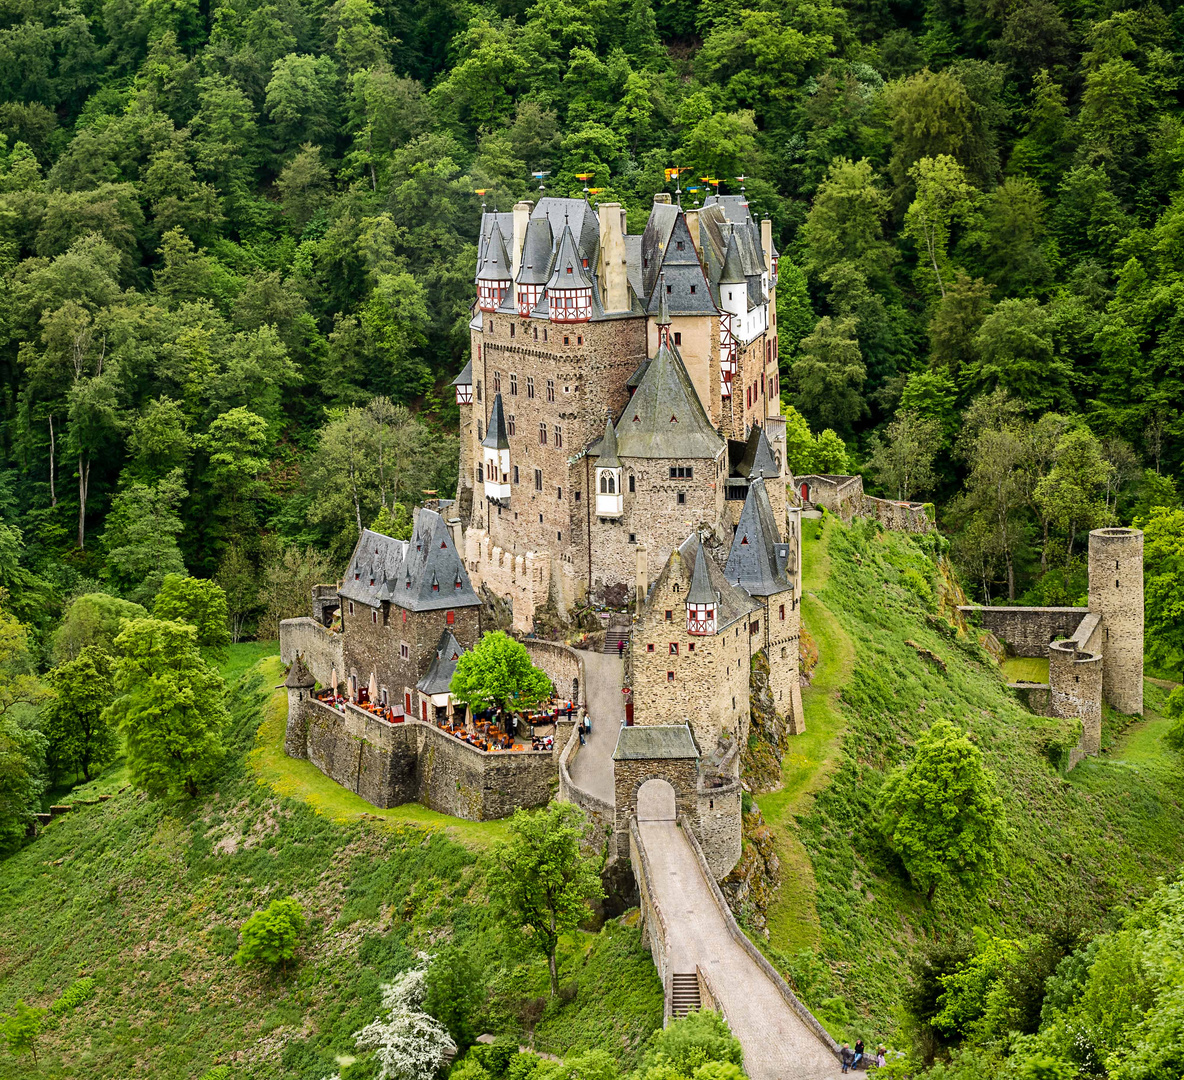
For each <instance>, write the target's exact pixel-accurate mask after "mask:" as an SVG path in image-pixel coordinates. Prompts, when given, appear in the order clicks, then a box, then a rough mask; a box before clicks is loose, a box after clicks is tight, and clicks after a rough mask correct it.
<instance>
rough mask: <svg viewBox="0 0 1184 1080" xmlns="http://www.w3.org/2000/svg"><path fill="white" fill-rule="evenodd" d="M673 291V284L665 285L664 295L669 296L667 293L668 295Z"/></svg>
mask: <svg viewBox="0 0 1184 1080" xmlns="http://www.w3.org/2000/svg"><path fill="white" fill-rule="evenodd" d="M673 291H674V286H673V285H667V286H666V295H667V296H669V295H670V294H671V293H672V292H673Z"/></svg>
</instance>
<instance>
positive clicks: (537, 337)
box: [534, 326, 539, 341]
mask: <svg viewBox="0 0 1184 1080" xmlns="http://www.w3.org/2000/svg"><path fill="white" fill-rule="evenodd" d="M534 339H535V341H538V339H539V328H538V327H537V326H536V327H535V328H534Z"/></svg>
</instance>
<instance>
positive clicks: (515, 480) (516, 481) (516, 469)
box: [514, 465, 518, 484]
mask: <svg viewBox="0 0 1184 1080" xmlns="http://www.w3.org/2000/svg"><path fill="white" fill-rule="evenodd" d="M514 483H515V484H516V483H518V466H517V465H515V466H514Z"/></svg>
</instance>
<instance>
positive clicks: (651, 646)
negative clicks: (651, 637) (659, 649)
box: [645, 641, 654, 652]
mask: <svg viewBox="0 0 1184 1080" xmlns="http://www.w3.org/2000/svg"><path fill="white" fill-rule="evenodd" d="M645 651H646V652H653V651H654V643H653V642H652V641H651V642H650V643H649V644H648V645H647V646H646V647H645Z"/></svg>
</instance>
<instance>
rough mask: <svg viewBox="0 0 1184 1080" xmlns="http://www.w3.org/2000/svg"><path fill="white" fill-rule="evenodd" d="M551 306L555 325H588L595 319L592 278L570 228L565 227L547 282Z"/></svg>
mask: <svg viewBox="0 0 1184 1080" xmlns="http://www.w3.org/2000/svg"><path fill="white" fill-rule="evenodd" d="M547 304H548V311H549V314H550V317H551V321H552V322H561V323H572V322H587V321H588V320H589V319H590V318H592V278H591V276H590V275H589V273H588V269H587V267H586V266H585V265H584V258H583V256H581V255H580V251H579V248H578V247H577V246H576V238H575V237H574V236H573V235H572V231H571V226H570V225H564V226H563V233H562V234H561V235H560V237H559V249H558V251H557V252H556V253H555V262H554V265H553V268H552V270H551V277H550V280H549V281H548V282H547Z"/></svg>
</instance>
